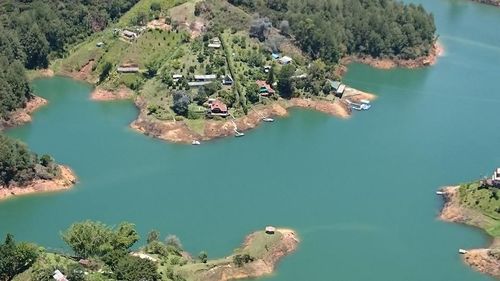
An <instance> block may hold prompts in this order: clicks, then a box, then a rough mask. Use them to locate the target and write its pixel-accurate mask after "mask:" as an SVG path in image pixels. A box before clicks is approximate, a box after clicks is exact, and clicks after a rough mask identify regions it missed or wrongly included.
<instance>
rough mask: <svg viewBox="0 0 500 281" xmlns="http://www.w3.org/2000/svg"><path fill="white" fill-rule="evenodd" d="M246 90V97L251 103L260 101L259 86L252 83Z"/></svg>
mask: <svg viewBox="0 0 500 281" xmlns="http://www.w3.org/2000/svg"><path fill="white" fill-rule="evenodd" d="M246 89H247V92H246V97H247V99H248V101H249V102H251V103H256V102H258V101H259V99H260V93H259V86H258V85H257V84H256V83H250V85H248V86H247V87H246Z"/></svg>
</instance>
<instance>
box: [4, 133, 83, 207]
mask: <svg viewBox="0 0 500 281" xmlns="http://www.w3.org/2000/svg"><path fill="white" fill-rule="evenodd" d="M0 171H2V172H1V173H0V200H1V199H6V198H9V197H13V196H18V195H25V194H31V193H38V192H49V191H58V190H64V189H68V188H70V187H72V186H73V185H74V184H75V183H76V176H75V174H74V173H73V171H72V170H71V169H70V168H68V167H66V166H62V165H58V164H57V163H55V162H54V159H52V157H50V156H49V155H42V156H41V157H39V156H38V155H37V154H35V153H33V152H31V151H29V149H28V148H27V147H26V145H24V144H22V143H20V142H19V141H17V140H12V139H10V138H7V137H6V136H4V135H1V134H0Z"/></svg>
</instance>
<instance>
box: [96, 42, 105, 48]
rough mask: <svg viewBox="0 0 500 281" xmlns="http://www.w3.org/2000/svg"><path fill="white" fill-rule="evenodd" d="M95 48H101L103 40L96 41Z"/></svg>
mask: <svg viewBox="0 0 500 281" xmlns="http://www.w3.org/2000/svg"><path fill="white" fill-rule="evenodd" d="M95 45H96V47H97V48H101V47H102V46H104V42H97V44H95Z"/></svg>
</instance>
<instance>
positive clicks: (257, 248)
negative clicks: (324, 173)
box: [0, 221, 299, 281]
mask: <svg viewBox="0 0 500 281" xmlns="http://www.w3.org/2000/svg"><path fill="white" fill-rule="evenodd" d="M62 238H63V240H64V241H65V242H66V243H67V245H68V246H69V247H70V248H71V249H72V250H73V254H61V253H50V252H47V251H45V250H41V249H38V248H37V247H36V246H35V245H32V244H26V243H19V244H16V243H15V242H14V240H13V237H12V236H9V235H8V236H7V238H6V241H5V243H4V244H3V245H7V244H8V245H10V247H9V249H13V253H12V255H13V256H15V255H18V256H17V258H18V259H20V260H22V261H23V264H25V266H23V267H19V268H17V267H16V268H13V269H12V270H10V271H9V272H8V273H5V274H8V275H7V276H8V277H9V278H11V279H9V280H17V281H20V280H48V279H50V278H51V277H52V276H54V278H56V275H57V276H58V277H60V278H63V277H64V278H66V279H68V280H102V278H106V280H127V281H129V280H130V281H135V280H151V281H156V280H167V281H198V280H206V281H211V280H213V281H227V280H237V279H248V278H257V277H262V276H264V275H269V274H271V273H272V272H274V270H275V268H276V265H277V263H278V262H279V261H280V260H281V259H282V258H283V257H285V256H286V255H289V254H291V253H292V252H294V251H295V250H296V249H297V246H298V244H299V239H298V237H297V234H296V233H295V231H293V230H290V229H282V228H275V227H272V226H268V227H266V228H265V229H263V230H262V231H256V232H254V233H252V234H250V235H248V236H247V237H246V239H245V241H244V242H243V244H242V245H241V247H239V248H238V249H236V250H235V251H234V252H233V253H232V254H231V255H229V256H227V257H225V258H219V259H209V257H208V253H207V252H204V251H202V252H200V253H199V254H198V255H197V256H196V257H193V256H191V255H190V254H188V253H187V252H185V251H184V250H183V249H182V245H181V243H180V240H179V239H178V238H177V237H176V236H174V235H169V236H167V238H166V239H165V240H164V241H162V240H160V233H159V232H158V231H154V230H153V231H151V232H150V233H149V234H148V237H147V244H146V245H145V246H143V247H141V248H139V250H138V251H131V250H130V248H131V247H132V246H133V245H134V244H135V243H136V242H137V241H138V240H139V235H138V233H137V231H136V230H135V227H134V225H133V224H130V223H121V224H120V225H118V226H117V227H114V228H113V227H109V226H106V225H104V224H102V223H99V222H93V221H85V222H81V223H76V224H73V225H72V226H71V227H70V228H69V229H68V230H66V231H65V232H64V233H63V234H62ZM3 245H2V244H0V247H2V246H3ZM21 245H22V247H21ZM17 247H20V248H22V249H23V250H24V252H23V253H22V255H21V254H18V252H16V251H14V250H15V249H16V248H17ZM103 249H105V250H103ZM20 252H21V251H19V253H20ZM7 262H8V261H7ZM0 270H1V269H0ZM1 273H2V272H1V271H0V274H1ZM2 276H4V275H2ZM47 278H48V279H47ZM66 279H57V278H56V280H66Z"/></svg>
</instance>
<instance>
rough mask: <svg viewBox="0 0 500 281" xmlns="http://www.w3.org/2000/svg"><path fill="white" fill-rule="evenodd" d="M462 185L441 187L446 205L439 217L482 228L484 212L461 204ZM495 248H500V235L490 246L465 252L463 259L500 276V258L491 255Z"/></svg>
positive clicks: (475, 268) (479, 269)
mask: <svg viewBox="0 0 500 281" xmlns="http://www.w3.org/2000/svg"><path fill="white" fill-rule="evenodd" d="M459 188H460V186H448V187H444V188H442V189H441V191H443V192H444V194H443V198H444V202H445V204H444V206H443V209H442V210H441V213H440V214H439V219H441V220H443V221H446V222H454V223H461V224H466V225H471V226H474V227H477V228H480V229H482V228H481V227H480V225H481V218H482V216H483V215H482V214H480V213H479V212H477V211H475V210H471V209H468V208H464V207H462V206H460V198H459V194H458V189H459ZM493 249H500V237H492V243H491V245H490V246H489V248H483V249H471V250H468V251H467V253H465V254H463V261H464V262H465V263H466V264H467V265H469V266H470V267H472V268H473V269H474V270H476V271H479V272H481V273H485V274H488V275H491V276H493V277H495V278H500V258H495V257H493V256H492V255H491V251H492V250H493Z"/></svg>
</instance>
